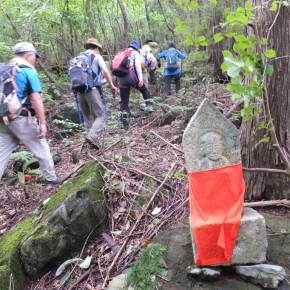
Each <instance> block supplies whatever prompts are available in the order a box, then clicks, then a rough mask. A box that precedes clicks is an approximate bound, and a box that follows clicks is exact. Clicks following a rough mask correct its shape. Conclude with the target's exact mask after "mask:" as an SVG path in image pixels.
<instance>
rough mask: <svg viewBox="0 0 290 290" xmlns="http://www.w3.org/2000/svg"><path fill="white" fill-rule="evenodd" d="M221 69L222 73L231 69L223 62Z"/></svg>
mask: <svg viewBox="0 0 290 290" xmlns="http://www.w3.org/2000/svg"><path fill="white" fill-rule="evenodd" d="M221 69H222V72H223V73H224V72H226V71H227V70H228V69H229V67H228V66H227V64H226V63H225V62H223V63H222V65H221Z"/></svg>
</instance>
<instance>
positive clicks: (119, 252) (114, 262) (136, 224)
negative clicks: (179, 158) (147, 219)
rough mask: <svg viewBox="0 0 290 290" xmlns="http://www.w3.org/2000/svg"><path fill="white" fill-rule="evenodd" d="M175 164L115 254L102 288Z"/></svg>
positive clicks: (173, 168)
mask: <svg viewBox="0 0 290 290" xmlns="http://www.w3.org/2000/svg"><path fill="white" fill-rule="evenodd" d="M175 165H176V163H174V164H173V165H172V167H171V168H170V170H169V171H168V173H167V174H166V176H165V178H164V179H163V181H162V183H161V184H160V185H159V187H158V188H157V189H156V191H155V192H154V194H153V195H152V197H151V199H150V200H149V202H148V203H147V205H146V208H145V209H144V211H142V212H141V214H140V215H139V216H138V218H137V220H136V222H135V224H134V226H133V227H132V229H131V231H130V232H129V234H128V235H127V238H126V239H125V241H124V242H123V244H122V246H121V248H120V250H119V251H118V253H117V254H116V256H115V258H114V260H113V262H112V263H111V265H110V267H109V268H108V271H107V274H106V277H105V280H104V282H103V286H102V288H104V289H105V287H106V284H107V282H108V280H109V277H110V272H111V270H112V269H113V267H114V266H115V264H116V262H117V260H118V258H119V256H120V255H121V253H122V251H123V249H124V248H125V246H126V245H127V243H128V240H129V239H130V236H131V235H132V233H133V232H134V230H135V229H136V227H137V226H138V224H139V222H140V220H141V219H142V217H143V216H144V214H145V213H146V212H147V211H148V209H149V207H150V205H151V203H152V201H153V200H154V198H155V196H156V195H157V193H158V192H159V191H160V189H161V188H162V187H163V185H164V183H165V181H166V180H167V179H168V177H169V176H170V175H171V173H172V172H174V170H175Z"/></svg>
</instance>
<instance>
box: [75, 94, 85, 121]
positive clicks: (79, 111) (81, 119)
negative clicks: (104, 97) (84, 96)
mask: <svg viewBox="0 0 290 290" xmlns="http://www.w3.org/2000/svg"><path fill="white" fill-rule="evenodd" d="M74 96H75V99H76V105H77V111H78V116H79V121H80V125H82V123H83V118H82V113H81V109H80V104H79V100H78V96H77V93H75V92H74Z"/></svg>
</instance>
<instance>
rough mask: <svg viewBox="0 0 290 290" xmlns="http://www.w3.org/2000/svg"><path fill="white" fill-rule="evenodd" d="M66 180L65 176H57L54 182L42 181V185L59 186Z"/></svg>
mask: <svg viewBox="0 0 290 290" xmlns="http://www.w3.org/2000/svg"><path fill="white" fill-rule="evenodd" d="M66 179H67V177H66V176H59V177H58V178H57V179H54V180H44V183H45V184H47V185H60V184H62V183H63V182H64V181H65V180H66Z"/></svg>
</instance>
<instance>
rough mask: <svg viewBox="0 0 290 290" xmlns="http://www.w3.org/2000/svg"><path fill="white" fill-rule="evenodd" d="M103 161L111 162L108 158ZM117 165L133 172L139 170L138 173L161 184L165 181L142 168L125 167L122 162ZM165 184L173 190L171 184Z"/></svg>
mask: <svg viewBox="0 0 290 290" xmlns="http://www.w3.org/2000/svg"><path fill="white" fill-rule="evenodd" d="M103 161H105V162H109V161H107V160H103ZM117 166H119V167H121V168H123V169H126V170H129V171H131V172H137V173H140V174H142V175H144V176H147V177H150V178H152V179H153V180H155V181H156V182H158V183H159V184H161V183H162V182H163V181H161V180H159V179H158V178H156V177H154V176H152V175H150V174H148V173H145V172H143V171H141V170H138V169H135V168H129V167H125V166H123V165H120V164H118V165H117ZM163 186H164V187H166V188H168V189H170V190H173V189H172V187H171V186H170V185H167V184H164V185H163Z"/></svg>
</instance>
